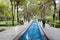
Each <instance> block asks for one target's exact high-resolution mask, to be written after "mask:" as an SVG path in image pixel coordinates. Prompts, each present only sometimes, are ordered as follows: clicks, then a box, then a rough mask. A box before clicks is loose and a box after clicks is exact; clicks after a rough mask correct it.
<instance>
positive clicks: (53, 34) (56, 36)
mask: <svg viewBox="0 0 60 40" xmlns="http://www.w3.org/2000/svg"><path fill="white" fill-rule="evenodd" d="M38 25H39V26H40V27H39V28H42V29H43V31H44V32H45V34H46V35H47V37H48V38H49V39H50V40H60V28H54V27H51V26H50V25H48V24H46V25H45V28H43V26H42V22H38ZM43 35H44V34H43Z"/></svg>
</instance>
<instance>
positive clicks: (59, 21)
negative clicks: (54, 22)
mask: <svg viewBox="0 0 60 40" xmlns="http://www.w3.org/2000/svg"><path fill="white" fill-rule="evenodd" d="M59 23H60V5H59Z"/></svg>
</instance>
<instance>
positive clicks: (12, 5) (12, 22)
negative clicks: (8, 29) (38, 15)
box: [11, 2, 14, 26]
mask: <svg viewBox="0 0 60 40" xmlns="http://www.w3.org/2000/svg"><path fill="white" fill-rule="evenodd" d="M11 7H12V26H14V15H13V4H12V2H11Z"/></svg>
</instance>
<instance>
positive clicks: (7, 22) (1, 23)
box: [0, 21, 18, 26]
mask: <svg viewBox="0 0 60 40" xmlns="http://www.w3.org/2000/svg"><path fill="white" fill-rule="evenodd" d="M17 24H18V23H17V21H14V26H16V25H17ZM0 26H12V21H0Z"/></svg>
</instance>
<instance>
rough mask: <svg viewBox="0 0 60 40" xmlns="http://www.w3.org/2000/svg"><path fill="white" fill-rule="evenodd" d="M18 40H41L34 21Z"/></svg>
mask: <svg viewBox="0 0 60 40" xmlns="http://www.w3.org/2000/svg"><path fill="white" fill-rule="evenodd" d="M19 40H43V37H42V35H41V32H40V30H39V27H38V24H37V22H36V21H33V22H32V23H31V24H30V26H29V28H28V29H27V30H26V31H25V33H24V34H23V35H22V36H21V37H20V38H19Z"/></svg>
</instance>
